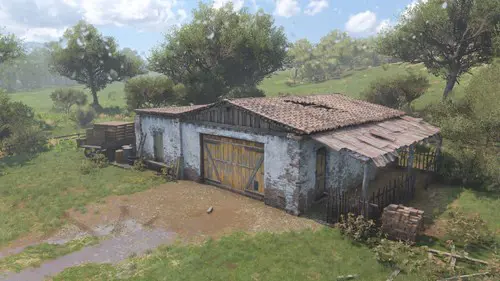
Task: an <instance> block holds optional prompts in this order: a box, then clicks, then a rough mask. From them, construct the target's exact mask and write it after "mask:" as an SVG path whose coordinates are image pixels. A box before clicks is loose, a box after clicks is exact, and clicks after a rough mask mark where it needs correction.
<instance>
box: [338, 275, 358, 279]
mask: <svg viewBox="0 0 500 281" xmlns="http://www.w3.org/2000/svg"><path fill="white" fill-rule="evenodd" d="M358 277H359V275H357V274H350V275H345V276H344V275H342V276H338V277H337V280H352V279H356V278H358Z"/></svg>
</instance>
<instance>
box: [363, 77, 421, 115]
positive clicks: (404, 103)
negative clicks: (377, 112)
mask: <svg viewBox="0 0 500 281" xmlns="http://www.w3.org/2000/svg"><path fill="white" fill-rule="evenodd" d="M429 86H430V83H429V80H428V79H427V77H425V76H422V75H418V74H415V73H413V72H409V73H408V74H406V75H400V76H397V77H393V78H387V79H383V80H380V81H375V82H373V83H372V84H371V85H370V87H369V88H368V89H367V90H366V91H365V92H364V94H363V95H364V97H365V99H366V100H367V101H369V102H372V103H376V104H381V105H384V106H388V107H392V108H396V109H401V110H405V111H411V103H412V102H413V101H414V100H416V99H418V98H419V97H421V96H422V95H423V94H424V93H425V92H426V91H427V89H429Z"/></svg>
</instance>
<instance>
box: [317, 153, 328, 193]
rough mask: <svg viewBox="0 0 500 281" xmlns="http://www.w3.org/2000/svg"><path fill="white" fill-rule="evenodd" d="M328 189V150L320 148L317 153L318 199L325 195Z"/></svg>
mask: <svg viewBox="0 0 500 281" xmlns="http://www.w3.org/2000/svg"><path fill="white" fill-rule="evenodd" d="M325 187H326V149H325V148H320V149H318V150H317V151H316V188H315V191H316V192H315V193H316V199H320V198H321V197H323V195H324V194H325Z"/></svg>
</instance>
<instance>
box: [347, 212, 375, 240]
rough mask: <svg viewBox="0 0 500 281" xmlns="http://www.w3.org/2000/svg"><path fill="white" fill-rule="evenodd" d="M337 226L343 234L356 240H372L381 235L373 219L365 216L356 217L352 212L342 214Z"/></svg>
mask: <svg viewBox="0 0 500 281" xmlns="http://www.w3.org/2000/svg"><path fill="white" fill-rule="evenodd" d="M337 227H338V228H339V229H340V233H342V235H344V236H347V237H349V238H350V239H352V240H354V241H356V242H370V240H371V239H372V238H375V237H377V236H378V235H379V231H378V228H377V227H376V225H375V223H374V222H373V221H372V220H367V219H365V218H364V217H363V216H357V217H356V216H355V215H354V214H352V213H349V214H347V217H344V216H343V215H342V216H341V218H340V222H339V223H338V224H337Z"/></svg>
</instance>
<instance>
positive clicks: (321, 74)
mask: <svg viewBox="0 0 500 281" xmlns="http://www.w3.org/2000/svg"><path fill="white" fill-rule="evenodd" d="M375 47H376V44H375V41H374V39H373V38H365V39H353V38H351V37H350V36H349V35H348V34H347V33H345V32H341V31H339V30H333V31H331V32H330V33H328V34H327V35H325V36H323V37H322V38H321V39H320V42H319V43H318V44H311V43H310V42H309V41H308V40H307V39H300V40H298V41H297V42H295V43H293V44H292V46H291V48H290V49H289V51H288V55H289V57H290V59H291V61H292V63H291V64H290V65H291V67H293V69H294V70H293V72H292V79H293V82H294V83H296V80H297V79H299V80H301V81H305V82H321V81H325V80H329V79H335V78H340V77H341V76H342V74H343V73H344V72H346V71H349V70H353V69H359V68H364V67H369V66H379V65H381V64H383V63H387V62H390V61H391V59H390V58H388V57H384V56H382V55H380V54H377V53H376V52H375Z"/></svg>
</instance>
